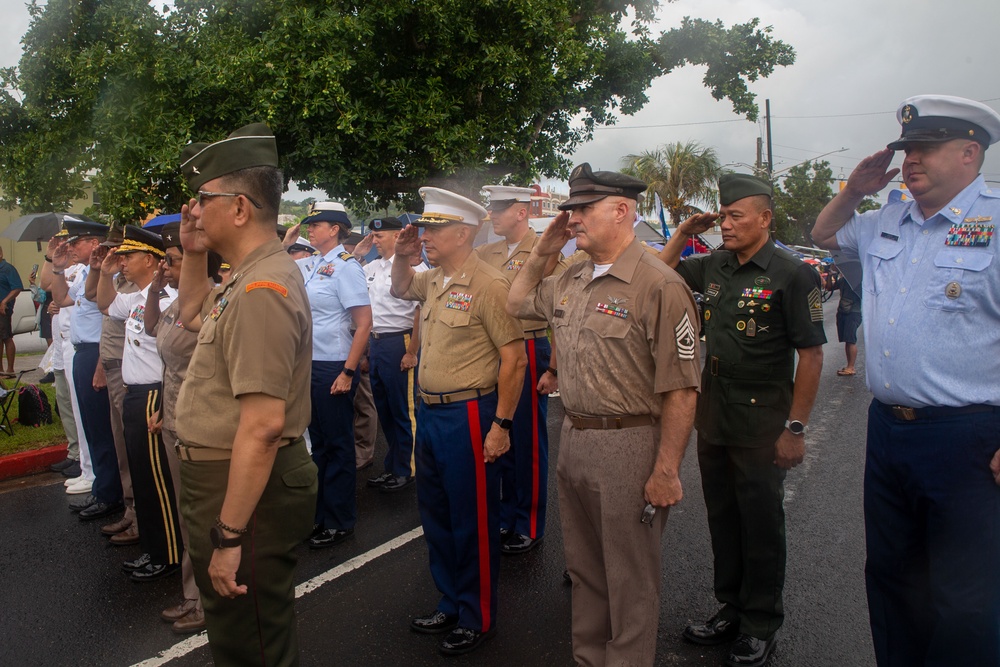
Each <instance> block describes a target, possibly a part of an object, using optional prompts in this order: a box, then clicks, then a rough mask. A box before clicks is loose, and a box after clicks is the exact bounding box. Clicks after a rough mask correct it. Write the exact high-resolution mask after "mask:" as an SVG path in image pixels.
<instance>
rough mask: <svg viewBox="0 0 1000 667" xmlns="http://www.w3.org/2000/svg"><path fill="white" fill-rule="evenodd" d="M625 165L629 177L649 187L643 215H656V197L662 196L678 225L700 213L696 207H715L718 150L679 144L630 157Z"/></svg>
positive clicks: (694, 144)
mask: <svg viewBox="0 0 1000 667" xmlns="http://www.w3.org/2000/svg"><path fill="white" fill-rule="evenodd" d="M623 162H624V167H623V171H624V172H625V173H627V174H631V175H632V176H635V177H636V178H638V179H641V180H643V181H646V183H648V184H649V189H648V190H646V199H645V200H644V201H643V203H642V204H641V209H642V212H643V213H647V214H648V213H652V212H653V208H654V206H655V203H654V202H655V198H654V197H653V194H654V193H655V194H658V195H660V200H661V201H662V202H663V208H665V209H666V210H667V211H668V212H669V213H670V219H671V220H672V221H673V223H674V225H677V223H679V222H680V221H681V218H683V217H685V216H687V215H690V214H691V213H692V212H694V211H695V210H697V209H698V207H697V206H695V204H703V205H706V206H707V207H708V208H714V207H715V203H716V201H717V200H718V196H717V185H718V180H719V176H721V175H722V166H721V165H720V164H719V157H718V156H717V155H716V153H715V149H714V148H708V147H705V146H702V145H700V144H699V143H698V142H695V141H689V142H687V143H684V144H682V143H681V142H679V141H678V142H677V143H673V144H667V145H665V146H660V147H659V148H655V149H653V150H651V151H643V152H642V153H639V154H638V155H626V156H625V159H624V160H623Z"/></svg>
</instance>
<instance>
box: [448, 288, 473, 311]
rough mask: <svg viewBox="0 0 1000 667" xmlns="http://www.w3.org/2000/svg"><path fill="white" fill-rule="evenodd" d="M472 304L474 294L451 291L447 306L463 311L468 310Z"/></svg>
mask: <svg viewBox="0 0 1000 667" xmlns="http://www.w3.org/2000/svg"><path fill="white" fill-rule="evenodd" d="M471 305H472V295H471V294H464V293H462V292H449V293H448V302H447V303H446V304H445V307H446V308H451V309H453V310H461V311H462V312H463V313H464V312H468V310H469V306H471Z"/></svg>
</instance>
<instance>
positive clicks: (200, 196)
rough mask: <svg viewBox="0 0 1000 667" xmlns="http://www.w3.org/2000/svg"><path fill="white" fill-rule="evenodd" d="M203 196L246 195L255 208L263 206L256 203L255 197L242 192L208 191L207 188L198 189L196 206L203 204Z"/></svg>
mask: <svg viewBox="0 0 1000 667" xmlns="http://www.w3.org/2000/svg"><path fill="white" fill-rule="evenodd" d="M205 197H246V198H247V200H249V202H250V203H251V204H253V205H254V207H255V208H264V207H263V206H261V205H260V204H258V203H257V200H256V199H254V198H253V197H251V196H250V195H248V194H245V193H243V192H209V191H207V190H198V206H204V205H205V201H204V199H205Z"/></svg>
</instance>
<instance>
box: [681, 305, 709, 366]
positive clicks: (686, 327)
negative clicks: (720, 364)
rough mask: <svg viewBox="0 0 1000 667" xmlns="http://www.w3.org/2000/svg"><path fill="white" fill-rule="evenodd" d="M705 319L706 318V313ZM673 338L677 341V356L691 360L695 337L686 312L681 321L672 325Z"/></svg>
mask: <svg viewBox="0 0 1000 667" xmlns="http://www.w3.org/2000/svg"><path fill="white" fill-rule="evenodd" d="M705 319H708V316H707V313H706V318H705ZM674 340H675V341H676V342H677V356H678V358H680V359H681V360H682V361H692V360H693V359H694V351H695V341H696V340H697V338H696V337H695V332H694V325H692V324H691V318H690V317H688V314H687V313H686V312H685V313H684V317H683V318H681V321H680V322H678V323H677V326H675V327H674Z"/></svg>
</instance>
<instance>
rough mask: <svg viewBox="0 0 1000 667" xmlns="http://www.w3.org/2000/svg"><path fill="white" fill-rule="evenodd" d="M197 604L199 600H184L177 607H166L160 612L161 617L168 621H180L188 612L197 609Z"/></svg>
mask: <svg viewBox="0 0 1000 667" xmlns="http://www.w3.org/2000/svg"><path fill="white" fill-rule="evenodd" d="M197 606H198V601H197V600H184V601H183V602H181V603H180V604H179V605H177V606H175V607H168V608H166V609H164V610H163V613H161V614H160V618H162V619H163V620H164V621H166V622H167V623H174V622H175V621H179V620H181V619H182V618H184V617H185V616H187V615H188V614H190V613H191V612H192V611H194V610H195V607H197Z"/></svg>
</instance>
